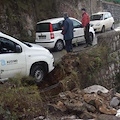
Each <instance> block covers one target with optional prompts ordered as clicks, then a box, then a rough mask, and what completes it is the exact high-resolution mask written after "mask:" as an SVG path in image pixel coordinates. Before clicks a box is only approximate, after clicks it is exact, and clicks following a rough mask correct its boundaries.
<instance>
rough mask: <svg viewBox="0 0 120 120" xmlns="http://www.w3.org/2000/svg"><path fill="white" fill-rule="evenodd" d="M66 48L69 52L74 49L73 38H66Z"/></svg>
mask: <svg viewBox="0 0 120 120" xmlns="http://www.w3.org/2000/svg"><path fill="white" fill-rule="evenodd" d="M65 49H66V51H67V52H72V51H73V46H72V40H65Z"/></svg>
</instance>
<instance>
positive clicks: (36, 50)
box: [0, 32, 54, 83]
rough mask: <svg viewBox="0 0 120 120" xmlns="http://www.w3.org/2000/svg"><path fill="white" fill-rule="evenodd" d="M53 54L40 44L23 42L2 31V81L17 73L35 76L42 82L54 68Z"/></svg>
mask: <svg viewBox="0 0 120 120" xmlns="http://www.w3.org/2000/svg"><path fill="white" fill-rule="evenodd" d="M53 64H54V58H53V55H52V54H51V53H50V52H49V51H48V50H47V49H45V48H43V47H42V46H40V45H36V44H31V43H27V42H26V43H22V42H20V41H18V40H17V39H15V38H13V37H10V36H8V35H6V34H3V33H1V32H0V81H4V80H7V79H8V78H10V77H13V76H14V75H16V74H17V73H20V74H21V75H27V76H29V75H30V76H33V77H35V78H36V82H38V83H39V82H40V81H41V80H42V79H43V77H44V76H45V74H46V73H49V72H51V71H52V70H53V69H54V65H53Z"/></svg>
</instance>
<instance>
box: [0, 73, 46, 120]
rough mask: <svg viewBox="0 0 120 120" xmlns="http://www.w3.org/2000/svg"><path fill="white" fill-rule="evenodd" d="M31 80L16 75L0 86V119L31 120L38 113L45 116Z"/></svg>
mask: <svg viewBox="0 0 120 120" xmlns="http://www.w3.org/2000/svg"><path fill="white" fill-rule="evenodd" d="M23 80H24V82H23ZM33 80H34V79H32V78H30V77H26V76H25V77H21V76H20V75H17V76H16V77H14V78H11V79H10V80H9V81H8V82H6V83H5V84H1V85H0V95H1V97H0V118H1V119H5V120H18V119H22V120H24V119H25V120H26V119H33V118H34V117H37V116H38V115H39V114H40V113H41V114H45V111H46V110H45V109H44V107H43V100H42V97H41V94H40V91H39V89H38V87H37V86H36V85H35V84H34V82H33ZM31 81H32V82H31Z"/></svg>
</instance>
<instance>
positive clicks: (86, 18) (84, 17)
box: [81, 8, 92, 47]
mask: <svg viewBox="0 0 120 120" xmlns="http://www.w3.org/2000/svg"><path fill="white" fill-rule="evenodd" d="M81 11H82V25H83V27H84V36H85V40H86V44H87V45H86V46H85V47H89V46H91V45H92V41H91V40H90V36H89V29H90V24H89V23H90V18H89V15H88V13H86V9H85V8H82V9H81Z"/></svg>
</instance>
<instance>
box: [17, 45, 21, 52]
mask: <svg viewBox="0 0 120 120" xmlns="http://www.w3.org/2000/svg"><path fill="white" fill-rule="evenodd" d="M21 52H22V48H21V47H20V46H19V45H16V53H21Z"/></svg>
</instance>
